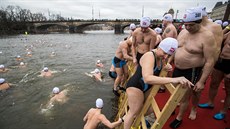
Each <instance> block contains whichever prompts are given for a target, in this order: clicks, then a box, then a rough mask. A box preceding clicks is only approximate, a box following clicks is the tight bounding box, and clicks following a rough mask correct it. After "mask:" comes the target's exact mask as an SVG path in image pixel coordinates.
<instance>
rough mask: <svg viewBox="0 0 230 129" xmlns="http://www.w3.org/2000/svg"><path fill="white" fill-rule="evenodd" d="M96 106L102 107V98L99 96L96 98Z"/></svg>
mask: <svg viewBox="0 0 230 129" xmlns="http://www.w3.org/2000/svg"><path fill="white" fill-rule="evenodd" d="M96 107H97V108H103V100H102V99H101V98H98V99H97V100H96Z"/></svg>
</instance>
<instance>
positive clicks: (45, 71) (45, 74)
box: [40, 67, 52, 77]
mask: <svg viewBox="0 0 230 129" xmlns="http://www.w3.org/2000/svg"><path fill="white" fill-rule="evenodd" d="M40 76H42V77H50V76H52V72H51V71H50V70H49V69H48V67H44V68H43V70H42V71H41V75H40Z"/></svg>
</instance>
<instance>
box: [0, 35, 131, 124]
mask: <svg viewBox="0 0 230 129" xmlns="http://www.w3.org/2000/svg"><path fill="white" fill-rule="evenodd" d="M126 36H128V32H126V33H125V34H121V35H115V34H114V33H113V31H87V32H85V34H45V35H43V34H39V35H17V36H7V37H1V38H0V64H4V65H5V67H6V68H8V69H9V71H8V72H7V73H0V78H5V80H6V81H7V82H8V83H10V84H11V88H10V89H8V90H6V91H0V129H82V128H83V126H84V122H83V117H84V115H85V114H86V112H87V111H88V110H89V109H90V108H91V107H95V101H96V99H97V98H102V99H103V100H104V108H103V110H102V112H103V113H104V114H105V115H106V117H107V118H108V119H109V120H111V121H113V118H114V115H116V111H117V108H116V107H117V98H116V97H115V96H114V94H113V93H112V87H113V80H112V79H110V77H109V76H108V71H109V68H110V66H111V60H112V58H113V57H114V54H115V50H116V48H117V46H118V43H119V42H120V41H121V40H123V38H124V37H126ZM30 49H31V50H32V52H31V53H32V56H31V57H28V56H26V54H27V52H28V50H30ZM52 52H55V53H56V55H55V56H53V57H52V56H50V54H51V53H52ZM17 55H20V56H21V58H23V62H24V63H25V64H26V66H25V67H19V64H20V62H21V61H16V60H15V58H16V56H17ZM98 59H100V60H101V61H102V62H103V64H104V68H103V69H102V70H103V71H104V79H103V81H102V82H97V81H95V80H94V79H92V78H90V77H88V76H86V75H85V74H84V73H85V72H90V71H93V70H94V69H95V68H96V66H95V63H96V61H97V60H98ZM44 67H48V68H49V70H51V71H53V76H52V77H49V78H44V77H40V76H39V75H40V71H41V70H42V69H43V68H44ZM54 87H59V88H60V89H61V90H63V89H68V93H67V97H68V101H67V102H66V103H64V104H58V103H55V104H54V106H53V107H52V108H49V109H47V108H46V107H45V106H44V105H46V104H47V102H48V101H49V100H50V98H51V94H52V89H53V88H54ZM102 128H103V127H102Z"/></svg>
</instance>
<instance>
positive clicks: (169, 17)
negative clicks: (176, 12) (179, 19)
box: [163, 13, 173, 22]
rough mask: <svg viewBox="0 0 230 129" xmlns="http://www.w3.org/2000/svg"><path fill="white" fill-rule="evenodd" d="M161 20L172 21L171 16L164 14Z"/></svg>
mask: <svg viewBox="0 0 230 129" xmlns="http://www.w3.org/2000/svg"><path fill="white" fill-rule="evenodd" d="M163 20H165V21H171V22H172V21H173V17H172V14H169V13H168V14H165V15H164V17H163Z"/></svg>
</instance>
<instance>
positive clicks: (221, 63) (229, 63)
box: [214, 58, 230, 74]
mask: <svg viewBox="0 0 230 129" xmlns="http://www.w3.org/2000/svg"><path fill="white" fill-rule="evenodd" d="M214 68H215V69H217V70H220V71H221V72H223V73H225V74H229V73H230V60H229V59H222V58H219V59H218V61H217V62H216V64H215V66H214Z"/></svg>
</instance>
